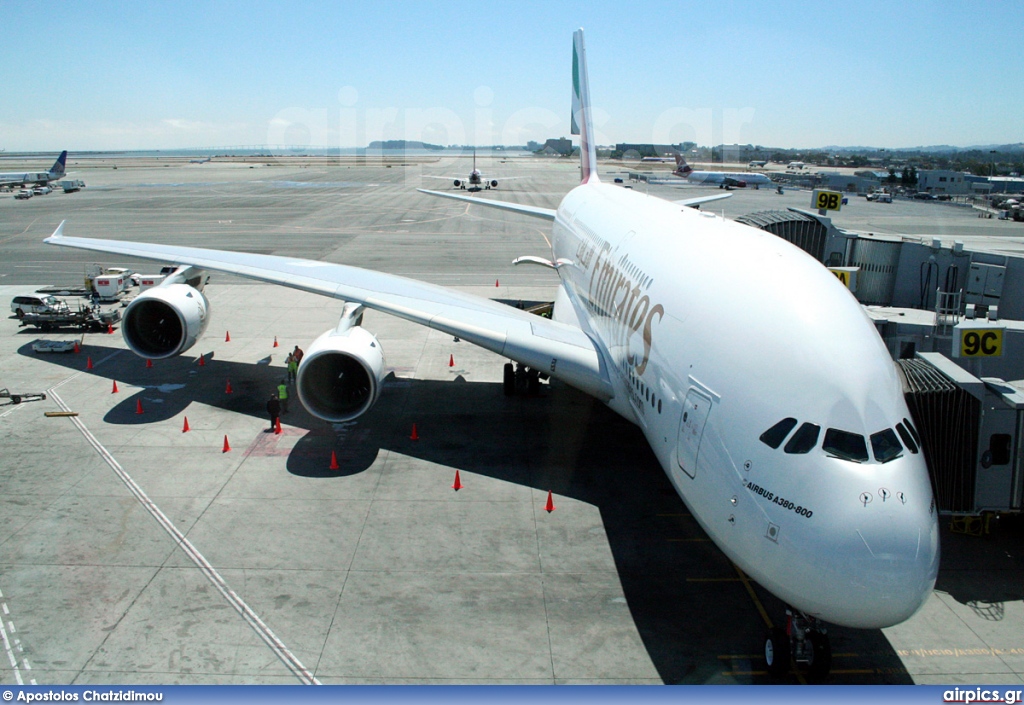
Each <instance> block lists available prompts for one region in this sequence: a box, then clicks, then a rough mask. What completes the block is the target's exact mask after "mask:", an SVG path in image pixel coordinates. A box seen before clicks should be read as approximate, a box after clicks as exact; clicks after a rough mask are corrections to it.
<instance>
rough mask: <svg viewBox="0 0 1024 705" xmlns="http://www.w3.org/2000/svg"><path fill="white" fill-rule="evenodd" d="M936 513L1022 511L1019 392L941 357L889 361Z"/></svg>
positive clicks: (1023, 417)
mask: <svg viewBox="0 0 1024 705" xmlns="http://www.w3.org/2000/svg"><path fill="white" fill-rule="evenodd" d="M896 364H897V366H898V368H899V371H900V373H901V377H902V378H903V385H904V386H903V390H904V395H905V396H906V399H907V405H908V406H909V407H910V411H911V414H912V415H913V417H914V424H915V425H916V426H917V429H918V431H919V433H920V435H921V445H922V447H923V449H924V454H925V459H926V460H927V462H928V469H929V472H930V473H931V477H932V485H933V488H934V491H935V499H936V503H937V505H938V509H939V512H940V513H943V514H950V515H978V514H982V513H984V512H1020V511H1021V510H1022V509H1024V390H1022V389H1020V388H1018V387H1016V386H1014V385H1012V384H1010V383H1008V382H1005V381H1003V380H1002V379H999V378H996V377H982V378H978V377H975V376H974V375H972V374H971V373H970V372H968V371H966V370H964V369H963V368H961V367H959V366H958V365H956V364H955V363H954V362H953V361H951V360H950V359H948V358H947V357H945V356H944V355H942V354H941V353H918V355H917V357H916V358H915V359H905V360H897V361H896Z"/></svg>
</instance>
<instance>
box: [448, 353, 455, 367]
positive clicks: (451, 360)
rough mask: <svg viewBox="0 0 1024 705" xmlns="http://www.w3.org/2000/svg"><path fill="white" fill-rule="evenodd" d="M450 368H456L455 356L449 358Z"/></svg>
mask: <svg viewBox="0 0 1024 705" xmlns="http://www.w3.org/2000/svg"><path fill="white" fill-rule="evenodd" d="M448 367H455V356H454V355H449V356H448Z"/></svg>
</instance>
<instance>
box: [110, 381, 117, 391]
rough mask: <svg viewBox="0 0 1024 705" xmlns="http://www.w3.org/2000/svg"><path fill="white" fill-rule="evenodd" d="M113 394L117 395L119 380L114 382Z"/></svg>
mask: <svg viewBox="0 0 1024 705" xmlns="http://www.w3.org/2000/svg"><path fill="white" fill-rule="evenodd" d="M110 393H111V394H117V380H116V379H115V380H114V388H113V389H111V390H110Z"/></svg>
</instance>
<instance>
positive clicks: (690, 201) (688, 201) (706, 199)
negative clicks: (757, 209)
mask: <svg viewBox="0 0 1024 705" xmlns="http://www.w3.org/2000/svg"><path fill="white" fill-rule="evenodd" d="M723 198H732V194H731V193H716V194H714V195H711V196H694V197H693V198H683V199H680V200H678V201H672V202H673V203H678V204H679V205H681V206H690V207H691V208H692V207H694V206H699V205H700V204H701V203H711V202H712V201H721V200H722V199H723Z"/></svg>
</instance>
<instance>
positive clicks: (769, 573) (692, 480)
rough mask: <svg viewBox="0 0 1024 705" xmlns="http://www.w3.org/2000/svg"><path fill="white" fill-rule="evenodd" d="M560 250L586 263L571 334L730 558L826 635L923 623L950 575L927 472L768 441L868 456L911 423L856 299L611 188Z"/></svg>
mask: <svg viewBox="0 0 1024 705" xmlns="http://www.w3.org/2000/svg"><path fill="white" fill-rule="evenodd" d="M553 235H554V237H553V255H554V258H555V259H563V260H568V261H570V262H571V264H567V265H563V266H561V267H560V268H559V270H558V271H559V275H560V277H561V279H562V285H563V289H564V293H563V294H562V295H560V301H559V302H557V303H556V309H555V318H556V319H560V320H572V319H574V318H575V319H578V322H579V323H580V325H582V327H583V328H584V330H585V331H587V332H588V333H590V334H591V336H592V337H593V338H594V339H596V340H597V341H598V345H599V347H600V348H601V353H602V355H604V356H605V358H606V360H605V361H606V363H607V365H608V368H609V371H610V375H611V377H612V385H613V387H614V389H615V396H614V398H613V399H611V400H610V401H609V402H608V404H609V406H610V407H611V408H613V409H614V410H615V411H616V412H618V413H619V414H621V415H623V416H624V417H626V418H627V419H629V420H631V421H633V422H634V423H636V424H637V425H638V426H639V427H640V428H641V429H643V432H644V434H645V435H646V437H647V439H648V441H649V442H650V444H651V447H652V448H653V449H654V452H655V454H656V456H657V457H658V460H659V462H660V463H661V465H662V467H663V468H664V470H665V472H666V473H667V474H668V476H669V478H670V479H671V481H672V483H673V484H674V485H675V487H676V489H677V491H678V492H679V494H680V496H681V497H682V498H683V500H684V502H685V503H686V504H687V506H688V507H689V508H690V511H691V512H692V513H693V516H694V517H695V518H696V519H697V520H698V522H699V523H700V524H701V526H702V527H703V528H704V530H705V531H706V532H707V533H708V535H709V536H710V537H711V538H712V539H713V540H714V541H715V543H716V544H717V545H718V546H719V547H720V548H721V549H722V550H723V551H724V552H725V553H726V555H728V557H729V558H730V559H731V560H732V561H734V562H735V563H736V564H737V565H738V566H739V567H740V568H742V569H743V570H744V571H745V572H746V573H747V574H749V575H751V576H752V577H753V578H754V579H756V580H757V581H758V582H759V583H760V584H761V585H763V586H764V587H765V588H767V589H768V590H770V591H771V592H772V593H773V594H775V595H776V596H777V597H779V598H780V599H782V600H784V601H785V602H786V603H788V604H789V605H791V606H793V607H794V608H796V609H799V610H801V611H803V612H805V613H807V614H810V615H813V616H816V617H819V618H821V619H823V620H826V621H829V622H833V623H836V624H841V625H845V626H852V627H864V628H878V627H883V626H888V625H892V624H896V623H898V622H901V621H903V620H905V619H907V618H908V617H910V616H911V615H912V614H913V613H914V612H915V611H916V610H917V609H918V608H919V607H920V606H921V604H922V603H923V601H924V600H925V599H926V597H927V596H928V595H929V594H930V592H931V590H932V587H933V586H934V583H935V579H936V575H937V572H938V563H939V542H938V523H937V513H936V511H935V505H934V502H933V500H932V491H931V485H930V482H929V478H928V472H927V468H926V466H925V461H924V456H923V454H921V453H919V452H917V453H911V452H910V450H909V449H907V448H904V450H903V454H902V456H900V457H897V458H895V459H893V460H890V461H889V462H886V463H884V464H883V463H880V462H878V461H876V460H875V458H874V456H873V455H872V456H871V457H870V459H869V460H867V461H865V462H860V463H858V462H853V461H850V460H843V459H840V458H838V457H835V456H834V455H829V454H827V453H826V452H825V451H824V449H823V447H822V439H821V437H818V440H817V444H816V446H815V447H814V448H813V449H811V450H810V451H809V452H805V453H802V454H795V453H789V452H786V450H784V446H781V445H780V446H779V447H778V448H776V449H773V448H771V447H770V446H769V445H767V444H766V443H764V442H762V441H761V440H759V438H760V436H761V434H762V433H764V432H765V431H766V430H768V429H769V428H771V427H773V426H774V425H775V424H776V423H778V422H779V421H781V420H783V419H786V418H794V419H796V420H797V423H798V426H797V428H799V424H803V423H804V422H810V423H813V424H816V425H818V426H820V428H821V434H822V435H824V434H825V432H826V430H827V429H840V430H842V431H847V432H853V433H855V434H860V435H861V436H863V437H864V438H865V439H868V438H870V436H871V434H875V433H877V432H879V431H882V430H884V429H890V428H894V427H895V426H896V424H897V423H900V422H903V423H909V422H905V421H904V420H905V419H910V413H909V411H908V410H907V406H906V403H905V402H904V399H903V395H902V390H901V386H900V382H899V379H898V377H897V374H896V372H895V369H894V365H893V362H892V360H891V358H890V357H889V354H888V352H887V350H886V348H885V347H884V345H883V343H882V341H881V339H880V338H879V336H878V334H877V333H876V331H875V329H874V326H873V325H872V323H871V321H870V320H869V319H868V317H867V316H866V315H865V314H864V312H863V310H862V309H861V307H860V305H859V304H858V303H857V301H856V299H854V297H853V296H852V295H851V294H850V293H849V291H848V290H847V289H846V288H844V287H843V286H842V285H841V284H840V283H839V282H838V280H836V278H835V277H834V276H833V275H832V274H831V273H830V272H829V271H828V270H827V269H826V268H825V267H823V266H822V265H821V264H820V263H819V262H817V261H815V260H814V259H812V258H811V257H810V256H808V255H806V254H805V253H804V252H803V251H801V250H800V249H798V248H796V247H794V246H793V245H790V244H789V243H787V242H786V241H784V240H782V239H781V238H778V237H776V236H775V235H772V234H770V233H767V232H764V231H761V230H757V229H754V228H750V227H747V226H744V225H741V224H738V223H734V222H731V221H727V220H724V219H722V218H720V217H717V216H714V215H713V214H710V213H706V212H700V211H696V210H694V209H691V208H686V207H681V206H678V205H676V204H673V203H670V202H668V201H664V200H661V199H658V198H654V197H648V196H645V195H643V194H638V193H635V192H633V191H627V190H624V189H620V188H615V187H612V186H607V185H604V184H585V185H582V186H579V187H577V188H576V189H574V190H573V191H571V192H570V193H569V194H568V195H567V196H566V197H565V199H564V200H563V201H562V203H561V204H560V206H559V208H558V214H557V217H556V220H555V224H554V232H553ZM566 298H567V300H568V302H569V303H571V306H572V308H573V309H574V311H567V310H566V303H567V301H566ZM867 447H868V448H869V449H870V448H871V442H870V440H868V441H867Z"/></svg>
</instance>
